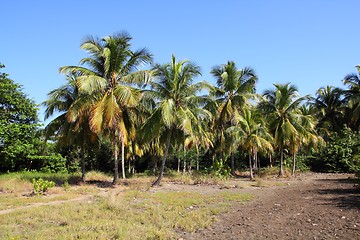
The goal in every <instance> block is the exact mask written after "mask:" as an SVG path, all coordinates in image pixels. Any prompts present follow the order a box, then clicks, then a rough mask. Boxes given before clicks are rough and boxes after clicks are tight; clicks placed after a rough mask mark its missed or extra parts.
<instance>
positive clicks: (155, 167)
mask: <svg viewBox="0 0 360 240" xmlns="http://www.w3.org/2000/svg"><path fill="white" fill-rule="evenodd" d="M151 158H152V159H153V174H154V175H155V173H156V169H157V162H158V160H157V158H156V157H155V156H154V155H153V156H152V157H151Z"/></svg>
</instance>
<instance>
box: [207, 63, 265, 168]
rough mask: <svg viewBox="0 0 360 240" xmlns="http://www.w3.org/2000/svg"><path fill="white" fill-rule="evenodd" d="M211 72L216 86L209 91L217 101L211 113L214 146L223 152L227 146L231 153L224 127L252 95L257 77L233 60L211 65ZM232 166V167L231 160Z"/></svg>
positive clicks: (229, 124) (252, 71)
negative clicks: (214, 111) (214, 137)
mask: <svg viewBox="0 0 360 240" xmlns="http://www.w3.org/2000/svg"><path fill="white" fill-rule="evenodd" d="M211 74H212V75H213V76H214V77H215V78H216V87H214V88H213V89H212V90H211V91H210V94H211V95H212V96H213V97H214V98H215V101H216V103H217V108H216V109H217V110H216V111H217V112H216V113H213V114H214V115H215V119H214V129H216V134H215V135H216V139H217V141H216V142H217V144H216V146H218V147H220V148H219V149H218V151H221V152H222V153H224V151H225V149H224V148H227V149H228V151H229V154H231V153H232V149H233V150H234V148H233V147H232V146H231V145H229V144H226V143H231V142H233V141H232V140H230V139H229V137H230V136H229V135H226V129H227V128H228V127H230V126H231V125H232V124H231V121H232V120H233V119H234V118H236V117H238V116H239V114H240V113H241V111H242V109H243V108H245V107H246V105H247V100H248V99H249V98H250V97H252V96H253V95H254V93H255V84H256V82H257V79H258V78H257V76H256V74H255V71H254V70H253V69H251V68H249V67H245V68H244V69H237V67H236V65H235V62H233V61H228V62H227V64H223V65H220V66H215V67H213V68H212V70H211ZM226 145H228V146H226ZM232 159H233V158H232ZM232 168H234V163H233V161H232ZM232 171H234V169H232Z"/></svg>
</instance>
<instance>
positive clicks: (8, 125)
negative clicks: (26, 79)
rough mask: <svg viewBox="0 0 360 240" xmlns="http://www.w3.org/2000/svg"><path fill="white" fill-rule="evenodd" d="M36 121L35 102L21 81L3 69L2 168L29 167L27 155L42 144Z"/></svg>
mask: <svg viewBox="0 0 360 240" xmlns="http://www.w3.org/2000/svg"><path fill="white" fill-rule="evenodd" d="M3 67H4V66H3V65H1V66H0V68H3ZM37 122H38V120H37V108H36V105H35V103H34V102H33V101H32V100H30V99H29V98H28V97H27V96H26V95H25V93H23V92H22V88H21V86H20V85H18V84H16V83H15V82H14V81H13V80H11V79H10V78H8V75H7V74H6V73H3V72H0V171H5V170H10V171H15V170H19V169H20V168H23V167H30V164H31V161H29V160H30V159H29V158H28V156H29V155H33V154H36V153H35V152H34V151H36V150H34V149H35V148H36V145H38V144H39V142H38V139H39V136H37V127H38V125H37Z"/></svg>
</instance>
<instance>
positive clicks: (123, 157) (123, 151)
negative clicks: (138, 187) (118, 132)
mask: <svg viewBox="0 0 360 240" xmlns="http://www.w3.org/2000/svg"><path fill="white" fill-rule="evenodd" d="M121 172H122V178H123V179H125V178H126V177H125V143H124V139H123V138H122V139H121Z"/></svg>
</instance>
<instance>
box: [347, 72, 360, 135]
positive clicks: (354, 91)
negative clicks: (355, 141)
mask: <svg viewBox="0 0 360 240" xmlns="http://www.w3.org/2000/svg"><path fill="white" fill-rule="evenodd" d="M356 67H357V69H358V72H359V74H360V66H356ZM343 83H344V84H345V85H347V86H348V89H347V90H344V92H343V93H344V95H345V99H344V100H345V101H347V102H348V104H347V111H348V114H347V115H348V118H347V122H348V125H349V127H351V129H353V130H355V131H358V130H359V125H360V77H359V76H358V75H356V74H355V73H351V74H348V75H346V76H345V78H344V80H343Z"/></svg>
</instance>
